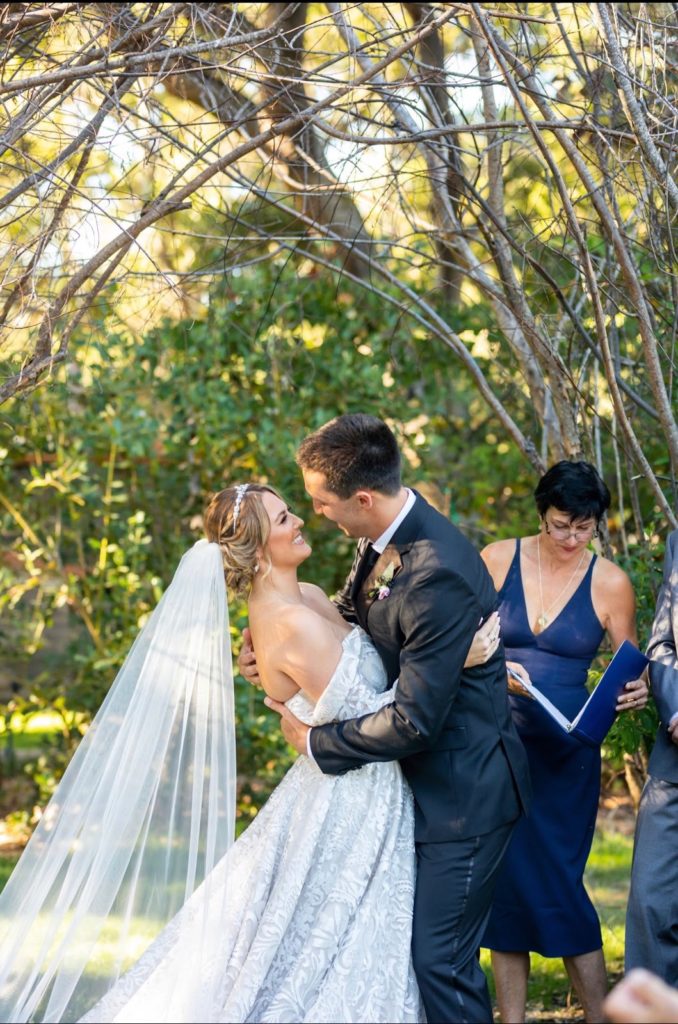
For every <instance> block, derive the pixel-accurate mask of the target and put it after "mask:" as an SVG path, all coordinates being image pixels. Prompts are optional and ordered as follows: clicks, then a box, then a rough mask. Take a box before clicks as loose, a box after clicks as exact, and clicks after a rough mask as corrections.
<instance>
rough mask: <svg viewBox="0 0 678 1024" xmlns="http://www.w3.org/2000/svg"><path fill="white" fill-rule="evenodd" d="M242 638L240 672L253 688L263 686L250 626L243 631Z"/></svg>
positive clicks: (239, 659) (239, 660) (239, 658)
mask: <svg viewBox="0 0 678 1024" xmlns="http://www.w3.org/2000/svg"><path fill="white" fill-rule="evenodd" d="M242 637H243V639H242V647H241V648H240V654H239V655H238V672H240V675H241V676H243V677H244V678H245V679H246V680H247V682H248V683H252V686H261V679H260V677H259V670H258V668H257V656H256V654H255V653H254V647H253V646H252V634H251V632H250V628H249V626H245V628H244V629H243V631H242Z"/></svg>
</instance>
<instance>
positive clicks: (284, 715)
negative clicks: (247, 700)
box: [264, 697, 311, 754]
mask: <svg viewBox="0 0 678 1024" xmlns="http://www.w3.org/2000/svg"><path fill="white" fill-rule="evenodd" d="M264 704H265V705H266V707H267V708H271V710H272V711H277V712H278V714H279V715H280V728H281V729H282V734H283V736H284V737H285V739H286V740H287V742H288V743H289V744H290V746H291V747H294V749H295V750H296V751H297V752H298V753H299V754H306V753H307V747H306V744H307V742H308V734H309V732H310V729H311V727H310V725H306V723H305V722H302V721H301V720H300V719H298V718H297V716H296V715H293V714H292V712H291V711H290V710H289V709H288V708H287V706H286V705H285V704H281V703H280V701H279V700H273V697H266V698H265V699H264Z"/></svg>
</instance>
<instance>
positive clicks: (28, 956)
mask: <svg viewBox="0 0 678 1024" xmlns="http://www.w3.org/2000/svg"><path fill="white" fill-rule="evenodd" d="M235 774H236V773H235V735H234V707H233V669H232V661H231V647H230V639H229V626H228V606H227V601H226V586H225V582H224V573H223V566H222V559H221V553H220V550H219V547H218V545H217V544H210V543H208V542H207V541H204V540H203V541H198V543H197V544H195V545H194V547H193V548H191V549H190V551H188V552H187V553H186V554H185V555H184V557H183V558H182V560H181V563H180V565H179V567H178V569H177V571H176V574H175V576H174V579H173V580H172V583H171V585H170V586H169V587H168V589H167V591H166V592H165V594H164V596H163V597H162V600H161V601H160V603H159V604H158V606H157V608H156V609H155V611H154V612H153V614H152V616H151V617H150V619H149V620H148V622H147V623H146V625H145V626H144V628H143V629H142V630H141V632H140V634H139V635H138V637H137V639H136V640H135V642H134V644H133V646H132V648H131V650H130V652H129V654H128V656H127V658H126V660H125V663H124V665H123V666H122V668H121V669H120V672H119V673H118V675H117V677H116V679H115V682H114V683H113V686H112V688H111V690H110V691H109V693H108V696H107V697H106V700H105V701H104V703H103V705H102V707H101V709H100V710H99V713H98V714H97V716H96V718H95V719H94V721H93V723H92V725H91V727H90V729H89V730H88V732H87V734H86V736H85V738H84V739H83V740H82V742H81V743H80V746H79V747H78V749H77V751H76V753H75V756H74V757H73V759H72V761H71V763H70V765H69V766H68V769H67V771H66V773H65V774H64V777H63V779H62V781H61V783H60V784H59V787H58V789H57V791H56V793H55V794H54V796H53V797H52V800H51V801H50V802H49V804H48V805H47V808H46V809H45V812H44V814H43V816H42V819H41V821H40V823H39V825H38V827H37V828H36V830H35V833H34V834H33V836H32V838H31V840H30V842H29V844H28V846H27V847H26V849H25V851H24V853H23V856H22V857H21V860H20V861H19V863H18V864H17V867H16V868H15V870H14V873H13V874H12V876H11V878H10V879H9V881H8V883H7V885H6V887H5V890H4V892H3V893H2V894H1V895H0V1020H2V1021H8V1022H21V1021H49V1022H59V1021H74V1020H78V1019H79V1018H80V1017H81V1016H82V1015H83V1014H84V1013H86V1012H87V1011H88V1010H89V1009H90V1008H91V1007H92V1006H94V1005H95V1004H96V1003H97V1002H98V1000H100V999H101V998H102V997H103V996H104V995H105V993H106V992H107V991H108V990H109V989H110V988H111V987H112V985H113V984H114V983H115V981H116V980H117V978H118V977H119V976H120V975H121V974H122V973H123V972H124V971H125V970H126V969H127V968H128V967H129V966H130V965H131V964H132V963H134V962H135V961H136V960H137V959H138V957H139V956H140V955H141V953H142V952H143V951H144V949H145V948H146V947H147V946H148V945H149V943H150V942H152V941H153V939H154V938H155V937H156V936H157V935H158V933H159V932H160V931H161V930H162V928H163V927H164V925H165V924H166V923H167V922H168V921H169V920H170V919H171V918H172V917H173V916H174V915H175V914H176V913H177V911H178V910H179V909H180V907H181V906H182V905H183V904H184V903H185V901H186V900H187V899H188V897H189V896H190V895H191V893H193V892H194V890H195V889H196V888H197V886H199V885H200V884H201V883H202V882H203V880H204V879H205V878H206V876H207V875H208V874H209V873H210V871H211V870H212V868H213V867H214V865H215V863H216V862H217V861H218V860H219V859H220V858H221V857H222V856H223V854H224V853H225V852H226V850H227V849H228V847H229V846H230V844H231V843H232V842H233V830H234V822H235ZM206 902H208V901H206Z"/></svg>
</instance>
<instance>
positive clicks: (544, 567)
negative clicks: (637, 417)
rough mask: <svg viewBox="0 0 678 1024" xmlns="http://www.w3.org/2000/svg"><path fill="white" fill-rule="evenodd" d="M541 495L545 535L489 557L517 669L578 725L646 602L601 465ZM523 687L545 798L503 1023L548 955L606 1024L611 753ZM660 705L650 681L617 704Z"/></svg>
mask: <svg viewBox="0 0 678 1024" xmlns="http://www.w3.org/2000/svg"><path fill="white" fill-rule="evenodd" d="M534 494H535V499H536V506H537V513H538V531H537V532H536V533H534V534H531V535H530V536H527V537H522V538H516V539H512V540H501V541H497V542H496V543H494V544H490V545H489V546H488V547H487V548H485V550H484V551H483V552H482V556H483V558H484V560H485V563H486V564H487V567H488V569H489V571H490V573H491V575H492V578H493V580H494V583H495V586H496V588H497V590H498V592H499V614H500V618H501V631H502V637H503V642H504V647H505V650H506V658H507V663H508V664H509V665H510V666H511V667H513V668H514V669H515V670H516V671H517V672H518V673H519V674H522V675H528V676H529V678H530V679H531V680H532V682H533V683H534V684H535V686H538V687H539V689H540V690H542V692H543V693H545V694H546V696H547V697H548V698H549V700H551V701H552V703H553V704H555V705H556V707H558V708H559V709H560V711H562V713H563V714H564V715H565V716H566V717H567V718H568V719H570V720H571V719H572V718H574V717H575V715H576V714H577V712H578V711H579V709H580V708H581V707H582V705H583V704H584V703H585V701H586V699H587V696H588V693H587V689H586V685H585V684H586V678H587V673H588V669H589V665H590V664H591V662H592V660H593V658H594V657H595V655H596V653H597V651H598V648H599V646H600V644H601V641H602V639H603V635H604V634H605V633H607V635H608V637H609V640H610V644H611V646H612V649H613V650H616V648H617V647H618V646H619V644H621V642H622V641H623V640H627V639H628V640H631V641H632V642H633V643H636V642H637V641H636V626H635V599H634V595H633V590H632V587H631V583H630V580H629V578H628V576H627V575H626V573H624V572H623V571H622V570H621V569H620V568H619V567H618V566H616V565H614V564H613V563H612V562H610V561H608V560H607V559H605V558H602V557H600V556H599V555H596V554H595V553H594V551H593V550H592V549H591V547H590V545H591V542H592V541H593V539H594V538H595V537H596V536H597V534H598V528H599V525H600V522H601V519H602V517H603V516H604V515H605V513H606V511H607V509H608V508H609V505H610V492H609V491H608V489H607V487H606V485H605V483H604V481H603V480H602V479H601V477H600V476H599V475H598V473H597V471H596V470H595V468H594V467H593V466H591V465H589V463H587V462H559V463H557V465H555V466H552V467H551V469H549V470H548V472H547V473H546V474H545V475H544V476H543V477H542V478H541V480H540V481H539V484H538V485H537V488H536V490H535V492H534ZM516 687H517V688H518V692H516ZM510 688H511V689H512V693H511V695H510V700H511V706H512V713H513V719H514V721H515V723H516V726H517V728H518V732H519V734H520V737H521V739H522V741H523V743H524V745H525V749H526V751H527V754H528V759H529V763H530V771H531V776H532V787H533V793H534V796H533V803H532V809H531V811H530V815H529V817H527V818H523V819H522V820H521V822H519V824H518V826H517V827H516V829H515V830H514V833H513V837H512V839H511V842H510V845H509V849H508V852H507V855H506V858H505V860H504V864H503V867H502V869H501V871H500V874H499V878H498V881H497V887H496V894H497V895H496V897H495V901H494V905H493V908H492V913H491V916H490V920H489V923H488V927H487V931H486V933H485V939H484V941H483V945H484V946H487V947H488V948H489V949H491V951H492V967H493V971H494V977H495V983H496V989H497V1002H498V1004H499V1011H500V1014H501V1019H502V1021H504V1022H508V1021H513V1022H515V1021H522V1020H524V1019H525V1001H526V996H527V979H528V975H529V971H530V952H531V951H534V952H537V953H541V955H542V956H546V957H562V958H563V961H564V964H565V968H566V970H567V973H568V975H569V977H570V980H571V982H572V984H573V986H574V988H575V991H576V993H577V995H578V997H579V999H580V1002H581V1004H582V1007H583V1010H584V1014H585V1017H586V1020H587V1021H589V1022H592V1021H600V1020H603V1016H602V1002H603V999H604V997H605V993H606V991H607V978H606V973H605V961H604V958H603V950H602V936H601V931H600V922H599V920H598V915H597V913H596V911H595V909H594V907H593V904H592V903H591V900H590V898H589V896H588V893H587V892H586V889H585V888H584V881H583V875H584V868H585V866H586V861H587V858H588V855H589V852H590V849H591V843H592V840H593V832H594V827H595V821H596V812H597V809H598V798H599V791H600V749H599V748H592V747H588V746H584V745H583V744H582V743H581V742H580V741H579V740H577V739H575V738H573V737H571V736H568V734H567V733H565V732H563V730H562V729H561V727H560V726H559V725H557V724H556V723H555V722H554V721H553V719H552V718H551V717H550V716H549V715H548V714H547V713H546V712H545V711H544V710H543V708H541V707H540V705H539V704H537V703H536V701H534V700H533V699H532V698H531V697H529V696H527V695H526V692H525V691H524V690H523V691H522V692H520V689H519V687H518V684H510ZM646 702H647V686H646V684H645V682H644V681H643V680H634V681H633V682H632V683H628V684H627V687H626V689H625V690H624V693H623V694H622V695H621V697H620V699H619V703H618V706H617V710H620V711H621V710H631V709H637V708H641V707H643V706H644V705H645V704H646Z"/></svg>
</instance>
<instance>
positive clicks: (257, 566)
mask: <svg viewBox="0 0 678 1024" xmlns="http://www.w3.org/2000/svg"><path fill="white" fill-rule="evenodd" d="M254 571H255V572H259V563H258V562H257V564H256V565H255V566H254Z"/></svg>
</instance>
